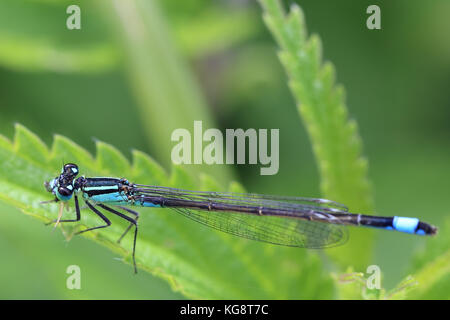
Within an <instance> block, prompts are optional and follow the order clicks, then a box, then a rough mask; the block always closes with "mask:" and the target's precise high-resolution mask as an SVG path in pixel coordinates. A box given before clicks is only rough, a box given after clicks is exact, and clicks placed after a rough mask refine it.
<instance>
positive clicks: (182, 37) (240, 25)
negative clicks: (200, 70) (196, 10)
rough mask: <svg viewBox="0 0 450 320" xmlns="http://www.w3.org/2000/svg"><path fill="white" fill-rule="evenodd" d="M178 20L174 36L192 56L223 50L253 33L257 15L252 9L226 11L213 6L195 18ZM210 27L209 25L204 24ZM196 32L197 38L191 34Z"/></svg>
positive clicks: (256, 26) (254, 32)
mask: <svg viewBox="0 0 450 320" xmlns="http://www.w3.org/2000/svg"><path fill="white" fill-rule="evenodd" d="M187 18H189V20H188V19H178V20H176V21H175V25H174V29H175V37H176V40H177V42H178V43H179V44H180V46H181V49H182V50H183V51H184V52H186V53H187V54H188V55H190V56H195V57H198V56H201V55H207V54H211V53H214V52H217V51H223V50H225V49H228V48H230V47H232V46H233V45H237V44H239V43H242V42H244V41H246V40H247V41H248V39H249V38H251V37H252V36H254V35H255V34H256V32H257V31H258V19H257V18H258V16H257V15H256V14H254V13H253V12H252V11H250V10H243V9H242V8H239V10H226V11H224V10H223V8H221V7H216V6H212V7H210V8H209V9H208V10H203V11H202V12H201V13H200V14H199V15H197V16H196V17H195V19H192V17H187ZM205 26H207V27H205ZM194 34H195V37H193V36H192V35H194Z"/></svg>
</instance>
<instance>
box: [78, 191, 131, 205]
mask: <svg viewBox="0 0 450 320" xmlns="http://www.w3.org/2000/svg"><path fill="white" fill-rule="evenodd" d="M83 196H84V198H86V199H89V200H93V201H95V202H108V203H111V202H113V203H126V204H128V202H129V201H128V199H127V196H126V195H125V194H124V193H123V192H113V193H105V194H98V195H93V196H89V195H87V193H84V194H83Z"/></svg>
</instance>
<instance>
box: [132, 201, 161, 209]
mask: <svg viewBox="0 0 450 320" xmlns="http://www.w3.org/2000/svg"><path fill="white" fill-rule="evenodd" d="M138 203H139V204H140V205H141V206H143V207H150V208H160V207H161V205H159V204H154V203H153V202H148V201H145V202H138Z"/></svg>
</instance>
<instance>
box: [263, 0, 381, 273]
mask: <svg viewBox="0 0 450 320" xmlns="http://www.w3.org/2000/svg"><path fill="white" fill-rule="evenodd" d="M260 3H261V5H262V7H263V10H264V14H263V17H264V22H265V23H266V25H267V27H268V29H269V30H270V31H271V32H272V34H273V36H274V38H275V40H276V41H277V43H278V45H279V47H280V51H279V54H278V55H279V58H280V61H281V63H282V64H283V67H284V68H285V71H286V73H287V75H288V78H289V85H290V88H291V91H292V94H293V96H294V98H295V100H296V102H297V107H298V111H299V113H300V115H301V117H302V120H303V122H304V124H305V126H306V129H307V131H308V133H309V136H310V139H311V143H312V147H313V151H314V154H315V157H316V160H317V163H318V167H319V172H320V176H321V189H322V194H323V196H324V198H328V199H333V200H336V201H339V202H341V203H345V204H346V205H348V206H349V208H350V210H352V211H356V212H371V211H372V198H371V192H370V185H369V182H368V178H367V160H366V159H365V158H364V157H363V156H362V152H361V145H362V143H361V139H360V137H359V134H358V129H357V125H356V122H355V121H354V120H351V119H349V117H348V114H347V108H346V105H345V93H344V89H343V87H342V86H340V85H336V84H335V70H334V67H333V65H332V64H331V63H322V45H321V42H320V39H319V37H318V36H316V35H312V36H310V37H308V36H307V32H306V26H305V19H304V16H303V12H302V10H301V9H300V7H299V6H298V5H296V4H293V5H292V6H291V8H290V11H289V13H288V14H285V13H284V11H283V8H282V6H281V3H280V1H279V0H260ZM352 240H353V241H352V244H351V245H348V246H344V247H341V248H340V249H339V250H334V251H333V253H332V256H333V257H334V259H335V260H336V261H338V262H343V261H349V260H350V259H351V260H352V261H353V262H354V263H355V266H357V267H358V268H360V269H362V268H363V267H364V266H365V265H367V263H368V262H369V260H370V258H371V254H372V250H371V247H372V245H373V234H372V233H371V232H370V231H367V230H363V231H361V230H352Z"/></svg>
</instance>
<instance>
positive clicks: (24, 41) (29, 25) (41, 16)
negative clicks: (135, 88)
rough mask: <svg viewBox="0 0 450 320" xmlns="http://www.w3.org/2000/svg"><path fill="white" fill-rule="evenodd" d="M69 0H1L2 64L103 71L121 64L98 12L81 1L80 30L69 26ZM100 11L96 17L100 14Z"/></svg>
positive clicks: (29, 68)
mask: <svg viewBox="0 0 450 320" xmlns="http://www.w3.org/2000/svg"><path fill="white" fill-rule="evenodd" d="M71 4H73V3H72V2H70V1H59V2H56V1H53V2H52V1H44V2H38V1H30V0H3V1H1V2H0V30H1V31H0V64H1V65H3V66H5V67H8V68H11V69H15V70H20V71H53V72H75V73H80V72H81V73H85V72H102V71H105V70H109V69H111V68H113V67H115V66H116V65H117V62H118V60H119V54H118V51H117V50H116V48H115V47H114V46H113V44H112V43H111V42H110V41H108V34H107V32H106V30H104V29H103V26H102V23H101V19H99V18H98V14H99V13H98V12H95V11H94V10H93V7H92V6H91V5H90V4H89V2H88V1H79V2H78V5H79V6H80V8H81V23H82V24H81V30H68V29H67V27H66V19H67V18H68V17H69V14H67V13H66V8H67V7H68V6H69V5H71ZM96 15H97V17H96Z"/></svg>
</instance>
